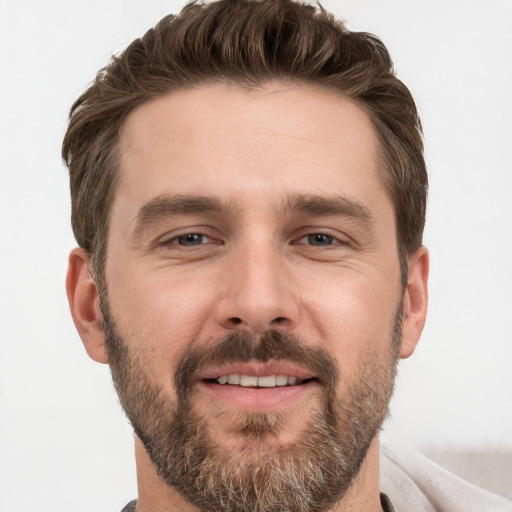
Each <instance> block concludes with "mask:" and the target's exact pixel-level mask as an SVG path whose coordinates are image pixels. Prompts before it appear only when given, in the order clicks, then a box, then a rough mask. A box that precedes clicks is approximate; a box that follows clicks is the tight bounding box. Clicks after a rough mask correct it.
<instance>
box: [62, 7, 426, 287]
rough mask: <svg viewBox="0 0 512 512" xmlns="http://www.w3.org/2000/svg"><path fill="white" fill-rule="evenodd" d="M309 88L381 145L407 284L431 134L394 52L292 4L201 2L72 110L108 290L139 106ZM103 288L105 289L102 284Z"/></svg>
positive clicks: (317, 11) (72, 159) (97, 264)
mask: <svg viewBox="0 0 512 512" xmlns="http://www.w3.org/2000/svg"><path fill="white" fill-rule="evenodd" d="M276 80H277V81H283V82H287V83H290V82H291V83H300V84H303V85H308V86H312V87H314V88H317V89H321V90H326V91H330V92H335V93H336V94H339V95H341V96H343V97H345V98H347V99H349V100H351V101H353V102H354V103H356V104H357V105H359V106H360V107H361V108H363V109H364V110H365V111H366V113H367V114H368V115H369V116H370V118H371V119H372V121H373V123H374V125H375V127H376V129H377V132H378V134H379V137H380V145H381V147H380V150H381V155H382V159H383V165H384V169H385V172H384V173H383V182H384V183H385V186H386V188H387V190H388V192H389V194H390V197H391V198H392V201H393V204H394V208H395V218H396V225H397V245H398V253H399V258H400V265H401V272H402V281H403V283H404V284H405V282H406V281H405V280H406V279H407V264H408V256H409V255H410V254H411V253H412V252H413V251H415V250H416V249H418V248H419V247H420V246H421V243H422V236H423V228H424V223H425V210H426V198H427V172H426V167H425V161H424V158H423V141H422V131H421V123H420V119H419V116H418V112H417V109H416V106H415V103H414V100H413V98H412V96H411V94H410V92H409V90H408V89H407V87H406V86H405V85H404V84H403V83H402V82H401V81H400V80H399V79H398V78H397V77H396V75H395V73H394V69H393V63H392V61H391V58H390V55H389V53H388V51H387V49H386V47H385V46H384V44H383V43H382V42H381V41H380V40H379V39H378V38H377V37H375V36H373V35H371V34H367V33H362V32H352V31H350V30H348V29H347V27H346V26H345V25H344V24H343V23H342V22H341V21H338V20H336V19H335V18H334V17H333V15H332V14H330V13H328V12H327V11H325V10H324V9H323V8H322V7H321V6H319V7H312V6H310V5H305V4H302V3H300V2H297V1H294V0H221V1H218V2H214V3H213V2H212V3H209V4H205V5H203V4H200V3H198V2H192V3H189V4H187V5H186V6H185V7H184V8H183V9H182V11H181V12H180V13H179V14H178V15H176V16H174V15H169V16H166V17H165V18H163V19H162V20H161V21H160V22H159V23H158V24H157V25H156V26H155V27H154V28H152V29H150V30H148V32H146V34H145V35H144V36H143V37H142V38H140V39H136V40H135V41H133V42H132V43H131V44H130V45H129V46H128V48H127V49H126V50H125V51H124V52H123V53H121V54H120V55H118V56H115V57H113V58H112V61H111V62H110V64H109V65H108V66H106V67H105V68H103V69H102V70H101V71H100V72H99V73H98V75H97V76H96V79H95V80H94V81H93V83H92V84H91V85H90V87H89V88H88V89H87V90H86V91H85V92H84V93H83V94H82V95H81V96H80V97H79V98H78V99H77V101H76V102H75V103H74V105H73V106H72V108H71V112H70V119H69V127H68V130H67V132H66V135H65V138H64V143H63V148H62V154H63V158H64V160H65V162H66V164H67V166H68V168H69V172H70V181H71V200H72V215H71V222H72V225H73V231H74V234H75V237H76V239H77V241H78V244H79V245H80V246H81V247H83V248H84V249H85V250H86V251H87V252H88V254H89V256H90V258H91V265H92V269H93V271H94V274H95V277H96V280H97V284H98V285H99V284H103V279H104V275H103V274H104V263H105V258H106V242H107V236H108V220H109V212H110V208H111V205H112V198H113V196H114V192H115V183H116V175H117V167H118V158H117V155H116V149H117V147H118V140H119V134H120V131H121V129H122V127H123V123H124V121H125V120H126V118H127V116H128V115H129V114H130V112H131V111H133V109H134V108H135V107H137V106H138V105H140V104H142V103H144V102H146V101H148V100H149V99H151V98H154V97H156V96H161V95H164V94H166V93H168V92H171V91H175V90H180V89H187V88H191V87H196V86H200V85H203V84H208V83H227V84H238V85H241V86H243V87H250V88H254V87H258V86H261V85H263V84H265V83H267V82H269V81H276ZM98 281H99V282H98Z"/></svg>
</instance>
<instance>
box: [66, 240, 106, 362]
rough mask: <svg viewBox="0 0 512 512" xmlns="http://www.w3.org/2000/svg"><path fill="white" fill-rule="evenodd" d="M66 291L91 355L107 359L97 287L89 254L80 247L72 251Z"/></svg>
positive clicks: (95, 358)
mask: <svg viewBox="0 0 512 512" xmlns="http://www.w3.org/2000/svg"><path fill="white" fill-rule="evenodd" d="M66 292H67V295H68V302H69V308H70V310H71V316H72V317H73V322H74V323H75V327H76V329H77V331H78V334H79V335H80V338H81V339H82V343H83V344H84V347H85V350H86V351H87V353H88V354H89V356H90V357H91V358H92V359H94V360H95V361H97V362H99V363H106V362H107V354H106V350H105V336H104V333H103V329H102V320H103V317H102V314H101V309H100V298H99V294H98V289H97V287H96V284H95V282H94V280H93V279H92V277H91V275H90V272H89V258H88V256H87V254H86V252H85V251H84V250H83V249H81V248H79V247H77V248H75V249H73V250H72V251H71V254H70V255H69V263H68V273H67V277H66Z"/></svg>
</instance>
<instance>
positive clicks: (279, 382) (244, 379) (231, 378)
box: [217, 373, 297, 388]
mask: <svg viewBox="0 0 512 512" xmlns="http://www.w3.org/2000/svg"><path fill="white" fill-rule="evenodd" d="M217 382H218V383H219V384H236V385H239V386H245V387H253V388H256V387H260V388H273V387H275V386H286V385H290V386H293V385H294V384H295V383H296V382H297V377H292V376H291V375H265V376H264V377H254V376H253V375H240V374H239V373H234V374H230V375H221V376H220V377H219V378H218V379H217Z"/></svg>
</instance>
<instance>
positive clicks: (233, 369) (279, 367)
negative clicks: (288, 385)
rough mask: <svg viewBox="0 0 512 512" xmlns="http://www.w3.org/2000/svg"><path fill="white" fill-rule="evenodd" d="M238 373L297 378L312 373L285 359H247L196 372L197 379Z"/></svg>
mask: <svg viewBox="0 0 512 512" xmlns="http://www.w3.org/2000/svg"><path fill="white" fill-rule="evenodd" d="M235 373H239V374H242V375H250V376H252V377H265V376H266V375H288V376H290V377H296V378H297V379H299V380H308V379H312V378H314V377H315V375H314V374H312V373H311V372H308V371H307V370H305V369H303V368H300V367H298V366H296V365H294V364H293V363H290V362H287V361H268V362H265V363H262V362H260V361H249V362H248V363H228V364H223V365H221V366H215V367H209V368H205V369H204V370H201V371H199V372H198V373H197V375H196V378H197V379H198V380H205V379H216V378H218V377H220V376H221V375H232V374H235Z"/></svg>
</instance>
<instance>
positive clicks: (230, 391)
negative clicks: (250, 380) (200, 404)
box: [199, 380, 319, 412]
mask: <svg viewBox="0 0 512 512" xmlns="http://www.w3.org/2000/svg"><path fill="white" fill-rule="evenodd" d="M318 385H319V384H318V382H316V381H308V382H305V383H303V384H299V385H293V386H281V387H274V388H249V387H243V386H231V385H229V384H217V383H215V382H211V381H205V380H202V381H200V382H199V387H200V389H201V390H202V391H204V392H205V393H206V395H208V396H209V397H210V398H212V399H213V400H215V401H218V402H222V403H224V404H226V405H229V406H232V407H234V408H236V409H239V410H243V411H248V412H269V411H278V410H281V409H283V408H285V407H287V406H290V405H292V404H294V403H297V402H298V401H300V400H301V399H304V398H305V397H306V395H307V394H309V393H311V391H313V389H314V388H317V387H318Z"/></svg>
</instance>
